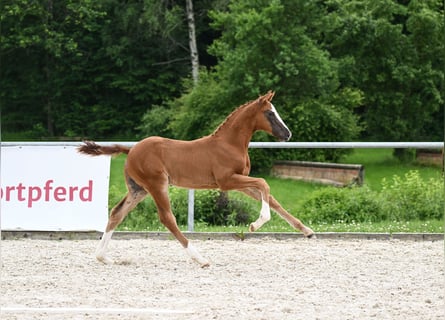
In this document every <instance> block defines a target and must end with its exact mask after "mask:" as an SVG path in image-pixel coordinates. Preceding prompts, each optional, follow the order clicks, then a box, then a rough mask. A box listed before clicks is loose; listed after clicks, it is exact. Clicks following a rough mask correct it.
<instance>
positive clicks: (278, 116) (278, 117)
mask: <svg viewBox="0 0 445 320" xmlns="http://www.w3.org/2000/svg"><path fill="white" fill-rule="evenodd" d="M270 106H271V107H272V112H273V113H275V116H276V117H277V119H278V121H280V122H281V124H282V125H283V126H284V127H285V128H286V129H287V130H288V131H289V134H290V136H289V139H290V138H291V137H292V132H291V131H290V130H289V128H288V127H287V126H286V124H285V123H284V121H283V119H281V117H280V114H279V113H278V111H277V109H275V106H274V105H273V104H272V103H270Z"/></svg>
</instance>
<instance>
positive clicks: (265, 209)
mask: <svg viewBox="0 0 445 320" xmlns="http://www.w3.org/2000/svg"><path fill="white" fill-rule="evenodd" d="M269 220H270V206H269V203H268V202H267V201H265V200H264V197H263V195H261V211H260V216H259V217H258V219H257V220H256V221H255V222H254V223H252V224H251V225H250V227H249V231H250V232H253V231H255V230H258V229H259V228H261V226H262V225H263V224H265V223H266V222H267V221H269Z"/></svg>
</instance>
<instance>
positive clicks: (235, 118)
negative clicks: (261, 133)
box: [212, 104, 256, 149]
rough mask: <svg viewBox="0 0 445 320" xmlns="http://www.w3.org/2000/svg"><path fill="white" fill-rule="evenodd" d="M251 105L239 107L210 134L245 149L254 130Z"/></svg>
mask: <svg viewBox="0 0 445 320" xmlns="http://www.w3.org/2000/svg"><path fill="white" fill-rule="evenodd" d="M250 105H251V104H247V105H244V106H241V107H239V108H238V109H236V110H235V111H234V112H232V113H231V114H230V115H229V116H228V117H227V118H226V120H225V121H224V122H223V123H222V124H221V125H220V126H219V127H218V128H217V129H216V130H215V132H214V133H213V134H212V136H214V137H218V138H219V139H222V140H224V141H226V142H227V143H229V144H231V145H234V146H239V147H242V148H243V149H247V148H248V145H249V142H250V140H251V139H252V136H253V134H254V132H255V131H256V130H255V120H254V117H255V114H254V113H253V110H252V108H250Z"/></svg>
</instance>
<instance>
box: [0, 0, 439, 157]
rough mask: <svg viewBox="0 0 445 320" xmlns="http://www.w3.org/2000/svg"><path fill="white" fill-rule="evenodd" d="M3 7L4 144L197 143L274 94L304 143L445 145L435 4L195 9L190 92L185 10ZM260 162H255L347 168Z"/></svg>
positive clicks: (357, 0) (113, 5) (359, 2)
mask: <svg viewBox="0 0 445 320" xmlns="http://www.w3.org/2000/svg"><path fill="white" fill-rule="evenodd" d="M0 6H1V7H0V23H1V40H0V64H1V68H0V73H1V74H0V88H1V89H0V98H1V99H0V102H1V110H2V129H3V133H4V135H3V136H4V137H5V138H8V137H13V136H14V135H16V136H17V137H18V138H24V137H26V138H29V139H42V138H44V137H45V138H49V139H54V138H55V137H60V136H64V137H68V138H72V139H76V138H79V137H90V138H93V139H138V138H139V137H140V136H141V135H148V134H149V135H153V134H157V135H161V134H162V135H168V136H171V137H178V138H187V139H191V138H196V137H199V136H202V135H203V134H208V133H210V132H211V131H212V130H213V129H214V128H215V127H216V125H217V124H218V123H219V122H220V121H221V120H222V119H223V118H224V117H225V116H226V115H227V114H228V113H229V112H230V111H232V110H233V109H234V108H235V107H237V106H238V105H240V104H242V103H244V102H246V101H248V100H251V99H254V98H256V97H257V96H258V95H259V94H260V93H264V92H265V91H267V90H270V89H272V90H275V91H276V92H277V95H276V100H275V105H276V106H277V108H278V109H279V110H280V111H281V113H282V117H283V118H284V119H285V120H286V121H287V123H288V124H289V127H291V129H292V130H293V133H294V139H295V140H298V141H321V140H330V141H334V140H336V141H348V140H354V139H358V138H366V139H378V140H381V141H382V140H386V141H388V140H395V141H400V140H404V141H409V140H411V141H412V140H438V139H441V137H442V134H443V104H444V90H443V88H444V84H443V83H444V70H445V54H444V44H445V41H444V40H445V39H444V34H445V30H444V17H443V15H444V9H443V1H441V0H427V1H419V0H382V1H374V0H353V1H351V0H317V1H305V0H274V1H265V0H260V1H252V0H237V1H230V0H218V1H210V0H199V1H198V0H197V1H194V8H195V21H196V30H197V38H198V39H197V40H198V49H199V57H200V61H201V66H203V70H202V73H201V78H200V83H199V85H198V86H197V87H193V86H192V85H191V84H189V83H188V82H189V80H188V79H189V78H190V76H189V74H190V70H191V68H190V57H189V54H190V53H189V49H188V30H187V21H186V15H185V5H184V3H183V2H181V1H157V0H129V1H125V2H122V1H118V0H99V1H92V0H60V1H54V0H36V1H27V0H4V1H1V3H0ZM144 115H145V116H144ZM360 132H361V135H360ZM257 138H261V139H265V137H264V136H260V137H257ZM255 152H257V151H255ZM270 152H271V153H273V154H269V153H270ZM258 153H259V154H255V155H254V157H256V158H258V159H266V158H270V157H271V156H272V157H287V158H289V157H300V158H302V157H307V158H311V159H336V158H338V157H339V156H340V155H341V152H339V151H336V150H328V151H323V150H309V151H299V152H298V153H297V152H290V153H289V152H286V154H282V153H283V151H276V150H275V151H267V152H266V154H264V152H263V151H258ZM261 153H263V154H261ZM275 153H278V154H275Z"/></svg>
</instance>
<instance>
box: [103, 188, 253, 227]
mask: <svg viewBox="0 0 445 320" xmlns="http://www.w3.org/2000/svg"><path fill="white" fill-rule="evenodd" d="M169 195H170V203H171V208H172V211H173V214H174V215H175V217H176V221H177V223H178V225H186V224H187V217H188V196H187V190H185V189H180V188H174V187H172V188H170V190H169ZM122 197H123V195H122V194H119V191H118V189H117V188H116V187H112V188H111V189H110V197H109V204H110V208H112V207H113V206H115V205H116V204H117V203H118V202H119V201H120V200H121V198H122ZM254 212H255V209H254V208H253V207H252V205H251V204H250V203H249V202H247V201H242V200H239V199H237V198H236V197H229V195H228V194H227V193H225V192H220V191H218V190H197V191H196V192H195V217H194V218H195V222H200V223H203V224H207V225H220V226H228V225H246V224H248V223H249V222H251V221H253V220H252V219H253V213H254ZM119 229H120V230H163V229H164V227H163V226H162V224H161V223H160V222H159V218H158V215H157V209H156V205H155V203H154V201H153V199H152V198H151V197H147V199H145V200H144V201H142V202H141V203H139V204H138V205H137V207H136V208H135V209H133V210H132V211H131V212H130V214H129V215H128V216H127V217H126V218H125V220H124V221H123V222H122V224H121V225H120V226H119Z"/></svg>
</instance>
